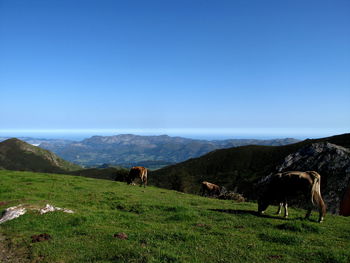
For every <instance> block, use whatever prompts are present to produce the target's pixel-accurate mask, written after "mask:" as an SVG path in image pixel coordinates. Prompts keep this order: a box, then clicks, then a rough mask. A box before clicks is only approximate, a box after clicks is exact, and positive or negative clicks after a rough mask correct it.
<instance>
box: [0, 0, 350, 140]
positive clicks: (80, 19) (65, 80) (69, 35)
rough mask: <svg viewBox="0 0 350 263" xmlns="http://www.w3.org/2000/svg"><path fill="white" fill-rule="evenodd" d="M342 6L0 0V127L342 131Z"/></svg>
mask: <svg viewBox="0 0 350 263" xmlns="http://www.w3.org/2000/svg"><path fill="white" fill-rule="evenodd" d="M349 13H350V1H348V0H345V1H338V0H332V1H331V0H330V1H322V0H318V1H311V0H310V1H308V0H303V1H302V0H286V1H280V0H275V1H268V0H266V1H260V0H256V1H254V0H242V1H238V0H237V1H214V0H213V1H205V0H203V1H194V0H193V1H192V0H186V1H185V0H184V1H182V0H176V1H175V0H174V1H171V0H165V1H164V0H162V1H151V0H149V1H133V0H131V1H112V0H110V1H108V0H100V1H98V0H95V1H91V0H82V1H78V0H69V1H68V0H57V1H56V0H50V1H47V0H43V1H36V0H31V1H26V0H23V1H18V0H0V134H1V132H2V133H11V132H12V133H13V132H15V131H33V130H34V131H40V130H42V131H76V132H79V131H84V130H89V131H93V132H95V131H96V132H98V131H99V130H100V131H101V132H102V131H105V132H106V131H110V132H112V133H113V132H114V131H116V132H117V131H121V132H127V131H133V132H134V133H138V131H139V133H140V132H142V131H143V132H145V133H146V132H148V133H155V134H157V133H173V134H181V133H186V132H187V133H189V134H191V133H192V134H196V133H208V134H209V133H211V132H212V133H217V134H218V133H222V134H224V133H225V134H228V135H230V136H231V135H232V136H231V137H233V136H234V135H238V134H239V135H240V136H244V135H245V134H246V135H247V136H248V137H252V136H254V135H255V137H256V136H257V135H259V134H261V135H263V134H265V135H268V134H270V135H273V136H276V137H278V136H279V135H280V136H284V135H288V136H293V135H295V137H297V136H299V137H300V136H304V135H305V136H308V137H312V136H323V135H332V134H337V133H343V132H350V103H349V102H350V16H349Z"/></svg>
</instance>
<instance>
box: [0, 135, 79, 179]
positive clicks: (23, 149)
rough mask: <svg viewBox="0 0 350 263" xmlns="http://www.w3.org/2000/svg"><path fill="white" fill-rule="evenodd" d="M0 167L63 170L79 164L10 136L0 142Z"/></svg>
mask: <svg viewBox="0 0 350 263" xmlns="http://www.w3.org/2000/svg"><path fill="white" fill-rule="evenodd" d="M0 168H1V169H8V170H21V171H36V172H56V173H59V172H65V171H72V170H77V169H81V167H80V166H78V165H75V164H72V163H69V162H67V161H65V160H63V159H61V158H59V157H58V156H57V155H55V154H54V153H52V152H50V151H48V150H44V149H41V148H39V147H36V146H33V145H30V144H28V143H26V142H23V141H21V140H19V139H16V138H12V139H8V140H6V141H3V142H0Z"/></svg>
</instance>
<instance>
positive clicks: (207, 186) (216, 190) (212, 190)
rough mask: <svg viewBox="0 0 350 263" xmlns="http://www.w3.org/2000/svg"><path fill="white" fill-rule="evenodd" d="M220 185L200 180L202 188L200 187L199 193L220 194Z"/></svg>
mask: <svg viewBox="0 0 350 263" xmlns="http://www.w3.org/2000/svg"><path fill="white" fill-rule="evenodd" d="M220 190H221V188H220V186H218V185H216V184H212V183H209V182H206V181H204V182H202V188H201V195H202V196H203V195H204V194H206V195H209V196H213V195H219V194H220Z"/></svg>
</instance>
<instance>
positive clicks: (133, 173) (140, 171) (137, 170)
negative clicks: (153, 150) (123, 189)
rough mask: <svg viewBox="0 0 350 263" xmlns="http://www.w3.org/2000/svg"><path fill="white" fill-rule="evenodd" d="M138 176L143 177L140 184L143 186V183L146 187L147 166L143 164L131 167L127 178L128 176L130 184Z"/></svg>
mask: <svg viewBox="0 0 350 263" xmlns="http://www.w3.org/2000/svg"><path fill="white" fill-rule="evenodd" d="M136 178H140V179H141V184H140V186H142V184H143V186H144V187H146V185H147V168H145V167H142V166H135V167H132V168H131V169H130V172H129V174H128V176H127V178H126V182H127V183H128V184H132V183H133V181H134V180H135V179H136Z"/></svg>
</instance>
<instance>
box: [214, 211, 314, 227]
mask: <svg viewBox="0 0 350 263" xmlns="http://www.w3.org/2000/svg"><path fill="white" fill-rule="evenodd" d="M209 210H210V211H214V212H220V213H227V214H234V215H253V216H257V217H262V218H271V219H278V220H293V221H294V220H296V221H310V222H315V223H317V222H318V221H317V220H316V219H311V218H308V219H306V218H305V217H295V218H285V217H283V216H279V215H277V214H276V215H273V214H272V215H268V214H259V213H258V212H257V211H252V210H241V209H237V210H234V209H214V208H212V209H209Z"/></svg>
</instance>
